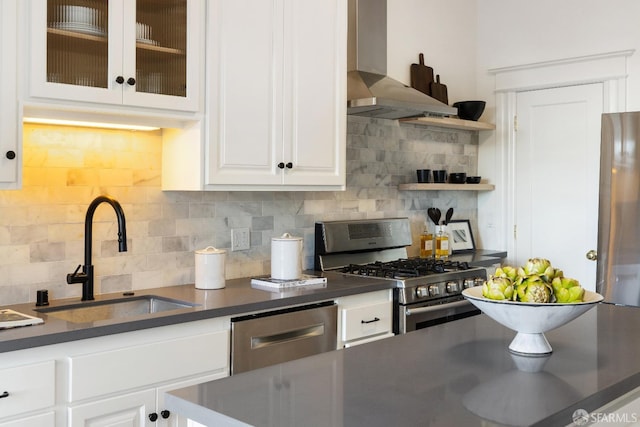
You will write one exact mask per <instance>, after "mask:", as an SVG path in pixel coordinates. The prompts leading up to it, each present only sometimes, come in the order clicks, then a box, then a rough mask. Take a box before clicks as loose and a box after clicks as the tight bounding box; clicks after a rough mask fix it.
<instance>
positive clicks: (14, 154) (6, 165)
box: [0, 0, 22, 190]
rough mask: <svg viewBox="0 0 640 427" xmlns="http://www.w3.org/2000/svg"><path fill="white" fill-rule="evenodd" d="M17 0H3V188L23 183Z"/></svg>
mask: <svg viewBox="0 0 640 427" xmlns="http://www.w3.org/2000/svg"><path fill="white" fill-rule="evenodd" d="M17 17H18V14H17V2H16V1H14V0H6V1H1V2H0V99H1V100H2V103H0V190H6V189H15V188H19V186H20V179H21V176H22V173H21V171H22V167H21V166H22V144H21V134H22V128H21V127H20V126H18V124H19V123H20V120H19V113H18V95H17V91H16V87H17V84H16V57H17V22H16V21H17Z"/></svg>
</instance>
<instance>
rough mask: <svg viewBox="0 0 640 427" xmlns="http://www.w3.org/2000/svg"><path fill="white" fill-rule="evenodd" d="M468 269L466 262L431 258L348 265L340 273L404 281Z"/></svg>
mask: <svg viewBox="0 0 640 427" xmlns="http://www.w3.org/2000/svg"><path fill="white" fill-rule="evenodd" d="M469 268H470V267H469V264H468V263H467V262H459V261H448V260H440V259H432V258H403V259H398V260H395V261H389V262H382V261H375V262H372V263H369V264H349V265H348V266H346V267H344V268H342V270H340V271H341V272H342V273H348V274H355V275H358V276H374V277H386V278H393V279H405V278H410V277H424V276H428V275H431V274H438V273H445V272H448V271H459V270H469Z"/></svg>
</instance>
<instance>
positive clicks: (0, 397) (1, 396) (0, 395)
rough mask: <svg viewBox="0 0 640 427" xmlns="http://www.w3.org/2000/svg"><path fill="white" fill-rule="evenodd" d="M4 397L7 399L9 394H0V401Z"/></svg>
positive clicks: (6, 392)
mask: <svg viewBox="0 0 640 427" xmlns="http://www.w3.org/2000/svg"><path fill="white" fill-rule="evenodd" d="M5 397H9V392H8V391H5V392H4V393H2V394H0V399H3V398H5Z"/></svg>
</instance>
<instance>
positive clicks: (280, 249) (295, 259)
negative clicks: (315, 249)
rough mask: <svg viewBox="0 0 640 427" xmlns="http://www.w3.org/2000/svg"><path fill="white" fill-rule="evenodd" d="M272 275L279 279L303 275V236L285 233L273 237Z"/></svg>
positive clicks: (294, 278)
mask: <svg viewBox="0 0 640 427" xmlns="http://www.w3.org/2000/svg"><path fill="white" fill-rule="evenodd" d="M271 277H272V278H274V279H278V280H296V279H300V278H301V277H302V237H295V236H292V235H291V234H289V233H284V234H283V235H282V236H280V237H274V238H272V239H271Z"/></svg>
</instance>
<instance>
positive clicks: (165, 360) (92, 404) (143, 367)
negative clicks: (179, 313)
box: [68, 330, 229, 427]
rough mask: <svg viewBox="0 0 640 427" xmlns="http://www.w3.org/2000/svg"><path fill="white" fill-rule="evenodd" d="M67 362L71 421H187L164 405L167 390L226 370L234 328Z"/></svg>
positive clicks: (84, 426)
mask: <svg viewBox="0 0 640 427" xmlns="http://www.w3.org/2000/svg"><path fill="white" fill-rule="evenodd" d="M68 364H69V365H68V366H69V388H68V400H69V402H70V405H69V410H68V425H69V426H70V427H97V426H116V425H117V426H122V427H125V426H127V427H128V426H131V427H134V426H135V427H141V426H162V427H165V426H171V427H177V426H186V425H187V421H186V420H180V419H179V418H178V417H176V416H175V415H172V414H171V413H170V411H168V410H166V408H165V407H164V392H165V391H168V390H172V389H175V388H181V387H186V386H188V385H193V384H197V383H200V382H204V381H212V380H215V379H218V378H222V377H225V376H227V375H228V372H229V331H228V330H223V331H217V332H212V333H204V334H198V335H193V336H187V337H176V338H173V339H168V340H162V341H157V342H150V343H146V344H143V345H137V346H131V347H122V348H118V349H114V350H108V351H98V352H93V353H88V354H79V355H73V356H70V357H69V358H68ZM144 387H146V388H144ZM141 388H144V389H142V390H140V389H141ZM134 390H135V391H134Z"/></svg>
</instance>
